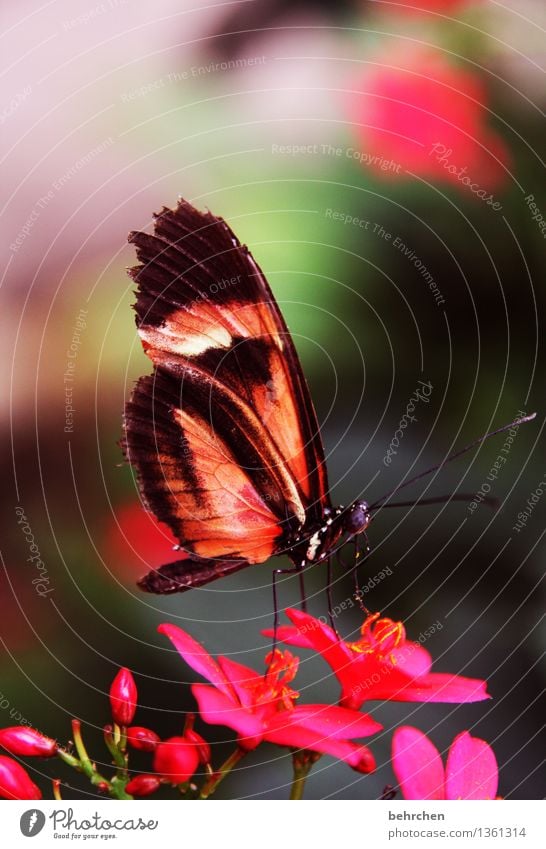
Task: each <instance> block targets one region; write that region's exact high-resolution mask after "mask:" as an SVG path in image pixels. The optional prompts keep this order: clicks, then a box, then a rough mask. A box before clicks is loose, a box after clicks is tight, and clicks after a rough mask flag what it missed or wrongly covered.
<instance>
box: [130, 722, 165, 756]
mask: <svg viewBox="0 0 546 849" xmlns="http://www.w3.org/2000/svg"><path fill="white" fill-rule="evenodd" d="M127 742H128V744H129V745H130V746H132V748H133V749H139V750H140V751H141V752H155V750H156V747H157V744H158V743H159V742H160V739H159V735H158V734H156V733H155V731H152V730H151V729H150V728H141V727H140V726H139V725H131V727H130V728H128V729H127Z"/></svg>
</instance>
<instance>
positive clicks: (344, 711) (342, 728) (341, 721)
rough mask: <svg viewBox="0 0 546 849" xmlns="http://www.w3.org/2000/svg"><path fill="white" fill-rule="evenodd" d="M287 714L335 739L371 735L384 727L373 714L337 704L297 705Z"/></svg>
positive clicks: (296, 720) (294, 720) (293, 720)
mask: <svg viewBox="0 0 546 849" xmlns="http://www.w3.org/2000/svg"><path fill="white" fill-rule="evenodd" d="M286 714H287V715H288V716H289V717H290V718H291V722H296V723H297V724H298V725H302V726H304V727H305V728H309V729H310V730H312V731H316V732H317V733H320V734H323V735H324V736H325V737H331V738H332V739H335V740H339V739H344V740H352V739H353V738H358V737H369V735H370V734H377V733H378V732H379V731H381V730H382V729H383V726H382V725H380V724H379V723H378V722H376V721H375V719H372V717H371V716H368V715H367V714H365V713H357V711H354V710H349V709H348V708H343V707H337V706H335V705H320V704H319V705H297V707H295V708H294V709H293V710H290V711H287V712H286ZM284 715H285V714H283V713H281V714H278V716H284Z"/></svg>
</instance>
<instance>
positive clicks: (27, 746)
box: [0, 725, 57, 758]
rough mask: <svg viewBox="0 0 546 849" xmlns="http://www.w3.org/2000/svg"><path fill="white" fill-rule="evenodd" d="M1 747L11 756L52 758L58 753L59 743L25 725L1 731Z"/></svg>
mask: <svg viewBox="0 0 546 849" xmlns="http://www.w3.org/2000/svg"><path fill="white" fill-rule="evenodd" d="M0 746H2V747H3V748H4V749H5V750H6V751H7V752H9V753H10V755H23V756H24V757H28V756H34V757H39V758H51V757H53V755H55V754H56V752H57V743H56V742H55V740H52V739H51V738H50V737H46V736H45V735H44V734H40V732H39V731H35V730H34V729H33V728H27V727H26V726H25V725H14V726H12V727H11V728H2V729H0Z"/></svg>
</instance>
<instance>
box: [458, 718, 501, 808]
mask: <svg viewBox="0 0 546 849" xmlns="http://www.w3.org/2000/svg"><path fill="white" fill-rule="evenodd" d="M498 783H499V770H498V766H497V760H496V758H495V755H494V752H493V750H492V749H491V747H490V746H488V744H487V743H486V742H485V741H484V740H480V739H478V738H477V737H471V736H470V734H469V733H468V731H463V732H462V733H461V734H459V735H458V736H457V737H455V739H454V741H453V743H452V744H451V748H450V750H449V754H448V757H447V766H446V798H448V799H494V798H495V796H496V795H497V788H498Z"/></svg>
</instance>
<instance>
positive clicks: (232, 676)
mask: <svg viewBox="0 0 546 849" xmlns="http://www.w3.org/2000/svg"><path fill="white" fill-rule="evenodd" d="M218 664H219V666H220V668H221V670H222V672H223V673H224V675H225V677H226V678H227V680H228V681H229V683H230V684H231V686H232V687H233V689H234V691H235V693H236V694H237V696H238V699H239V701H240V702H241V704H242V706H243V707H251V706H252V703H253V696H252V689H251V688H252V686H253V685H254V686H255V685H258V684H260V683H261V682H262V681H263V675H259V674H258V673H257V672H255V671H254V670H253V669H250V668H249V667H248V666H243V664H242V663H236V662H235V661H234V660H230V658H229V657H219V658H218Z"/></svg>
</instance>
